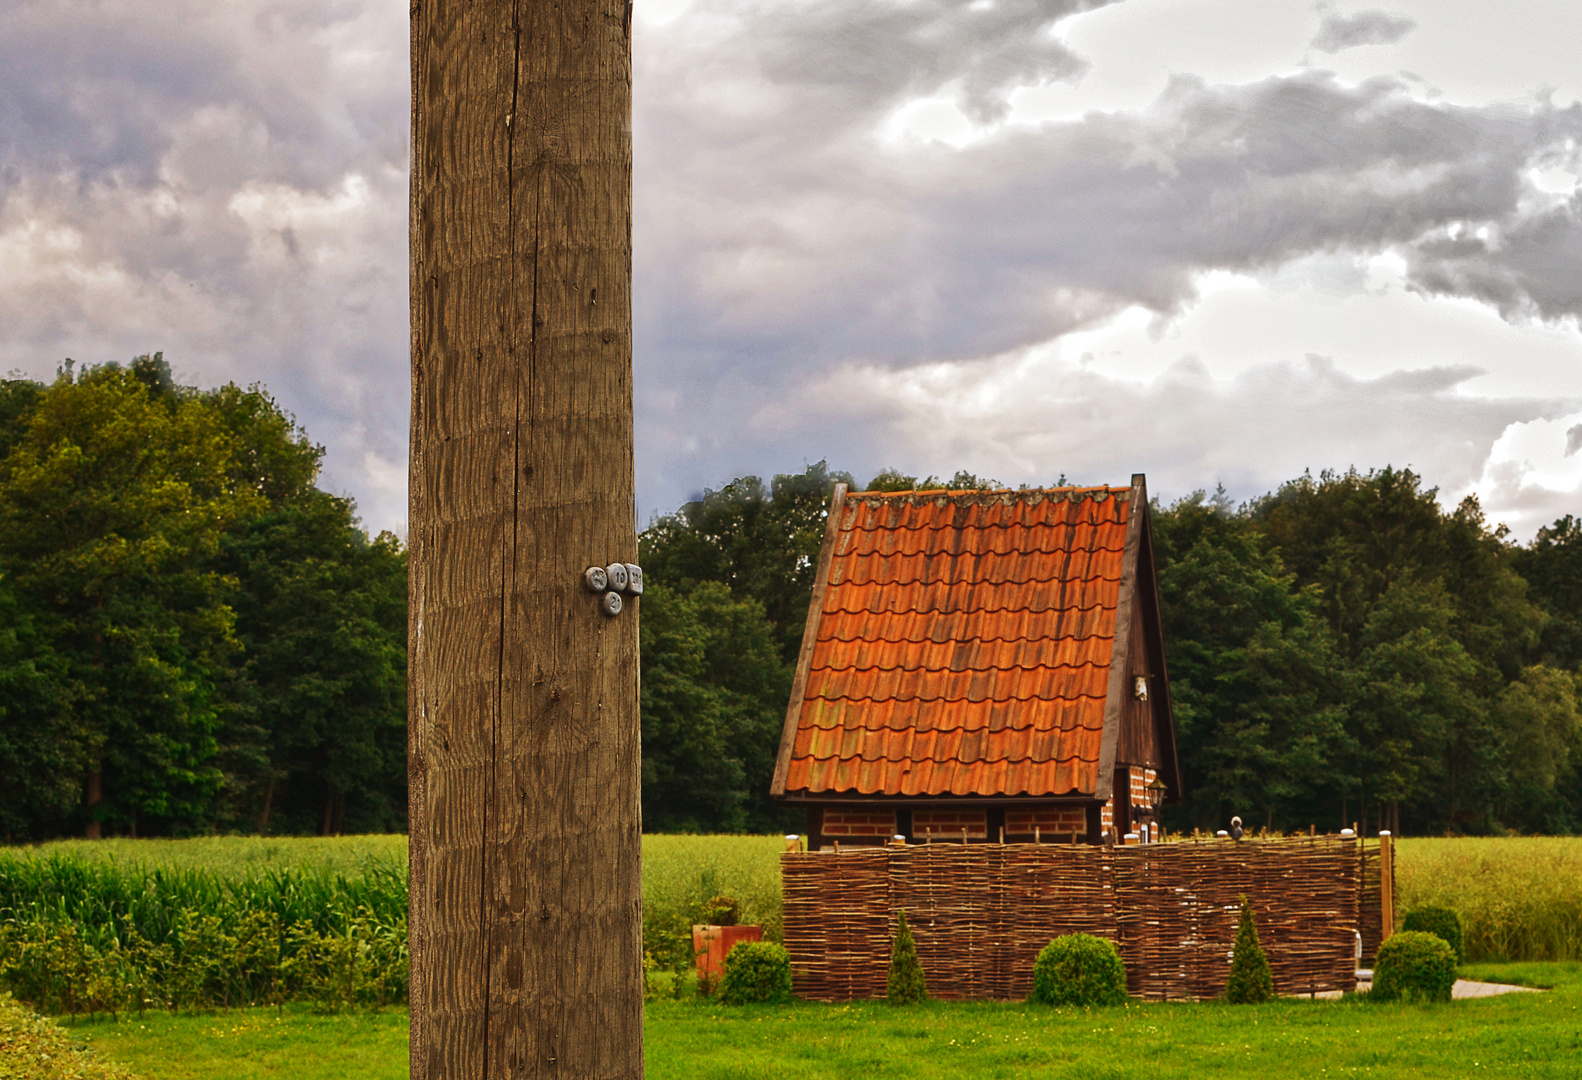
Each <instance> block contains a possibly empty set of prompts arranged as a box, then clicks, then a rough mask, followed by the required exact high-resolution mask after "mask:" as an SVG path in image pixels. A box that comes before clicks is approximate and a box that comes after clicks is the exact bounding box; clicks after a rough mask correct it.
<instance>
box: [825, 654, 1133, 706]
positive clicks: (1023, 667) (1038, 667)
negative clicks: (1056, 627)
mask: <svg viewBox="0 0 1582 1080" xmlns="http://www.w3.org/2000/svg"><path fill="white" fill-rule="evenodd" d="M1111 663H1113V659H1112V660H1110V661H1106V662H1105V663H1103V664H1100V663H1098V662H1097V661H1095V660H1084V661H1083V662H1081V663H1061V664H1005V665H1003V666H1002V665H998V664H997V665H995V666H994V667H969V668H948V669H945V668H926V667H924V666H923V665H922V664H918V665H916V666H914V667H884V665H882V664H880V663H877V662H876V663H872V664H867V665H865V666H859V665H857V664H848V665H847V666H845V667H835V666H834V665H833V664H820V665H818V666H817V667H813V668H810V669H809V670H810V671H877V670H880V669H883V670H885V671H930V670H933V671H939V672H940V673H941V674H950V675H962V674H965V673H966V672H969V671H1057V670H1059V671H1080V670H1082V669H1083V668H1090V667H1091V668H1097V667H1102V668H1104V669H1105V670H1106V671H1107V670H1109V667H1110V664H1111ZM831 700H834V699H831ZM839 700H841V701H856V700H859V699H857V698H848V697H845V696H844V695H843V696H842V697H841V698H840V699H839ZM1041 700H1044V701H1054V700H1057V699H1055V698H1043V699H1041Z"/></svg>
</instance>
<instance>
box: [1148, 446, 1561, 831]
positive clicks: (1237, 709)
mask: <svg viewBox="0 0 1582 1080" xmlns="http://www.w3.org/2000/svg"><path fill="white" fill-rule="evenodd" d="M1154 531H1155V537H1156V540H1157V546H1158V563H1159V578H1160V594H1161V600H1162V602H1163V604H1164V615H1165V635H1166V649H1167V653H1168V661H1169V665H1170V675H1171V693H1172V696H1173V700H1174V704H1175V709H1176V720H1177V726H1178V742H1179V750H1180V756H1181V764H1182V769H1183V772H1184V773H1185V775H1186V779H1187V785H1188V800H1187V804H1186V806H1184V807H1182V808H1180V809H1179V810H1176V811H1174V817H1175V823H1176V824H1177V826H1179V827H1191V826H1198V827H1203V828H1212V827H1218V826H1221V825H1222V824H1223V822H1224V821H1225V820H1226V819H1227V818H1228V817H1229V816H1230V815H1231V814H1232V813H1240V814H1242V815H1243V816H1245V817H1248V818H1249V819H1250V820H1257V819H1258V818H1263V819H1264V823H1265V824H1266V825H1269V826H1272V827H1274V828H1276V829H1288V828H1300V827H1303V826H1305V825H1306V824H1308V823H1310V822H1312V823H1321V824H1327V825H1329V826H1330V827H1335V826H1339V825H1341V824H1350V822H1351V821H1352V820H1362V821H1363V822H1364V825H1365V827H1366V828H1367V829H1368V830H1369V831H1372V830H1373V829H1375V828H1379V827H1385V828H1393V829H1394V830H1395V831H1396V832H1397V833H1400V832H1401V831H1402V830H1403V828H1404V830H1405V831H1406V832H1407V833H1424V832H1431V833H1439V832H1443V831H1446V830H1450V831H1458V832H1473V833H1477V832H1496V831H1500V830H1503V829H1511V828H1513V829H1518V830H1526V831H1574V830H1575V828H1576V827H1577V826H1578V824H1579V823H1582V785H1579V784H1578V783H1577V771H1576V770H1577V766H1578V764H1579V762H1582V726H1579V723H1578V713H1577V706H1576V694H1577V684H1576V676H1575V673H1574V664H1575V660H1574V659H1572V658H1570V657H1569V656H1568V655H1563V654H1561V653H1559V652H1556V651H1555V650H1553V649H1548V648H1546V647H1545V645H1544V643H1543V635H1542V634H1541V632H1540V631H1541V630H1542V628H1543V627H1544V626H1545V624H1546V621H1547V619H1548V618H1549V616H1548V615H1547V614H1546V612H1545V610H1544V609H1543V608H1542V607H1540V606H1538V605H1537V604H1535V603H1534V601H1533V599H1531V598H1530V596H1531V591H1530V590H1529V588H1528V585H1527V583H1526V581H1525V580H1524V579H1523V578H1522V576H1521V573H1519V571H1520V570H1521V569H1522V568H1523V567H1531V566H1534V565H1537V564H1535V563H1534V561H1533V558H1532V557H1531V556H1532V555H1533V552H1536V551H1537V550H1538V549H1539V548H1540V547H1543V549H1544V551H1545V552H1547V554H1546V555H1545V556H1544V558H1545V559H1547V560H1548V561H1547V562H1543V563H1542V565H1544V566H1546V567H1547V566H1551V565H1554V564H1558V562H1559V561H1560V560H1561V557H1562V555H1565V556H1568V555H1569V547H1567V545H1568V544H1570V543H1572V542H1574V541H1573V540H1572V539H1571V538H1570V534H1569V533H1567V534H1566V535H1565V536H1561V537H1559V538H1558V539H1556V538H1555V537H1551V538H1550V540H1549V541H1545V540H1543V539H1542V538H1540V541H1539V543H1538V545H1535V548H1534V549H1532V550H1531V551H1527V550H1524V549H1521V548H1518V547H1515V546H1513V545H1511V544H1509V543H1508V542H1507V541H1506V540H1505V537H1504V532H1503V530H1501V529H1494V528H1490V527H1489V525H1488V523H1487V522H1486V521H1485V520H1484V518H1483V515H1482V512H1481V510H1480V509H1479V507H1478V504H1477V501H1476V500H1475V499H1471V498H1468V499H1466V500H1464V501H1463V502H1462V503H1461V504H1460V505H1458V506H1457V507H1455V508H1454V509H1453V510H1449V511H1446V510H1444V509H1442V508H1441V507H1440V506H1439V504H1438V502H1437V500H1436V492H1435V491H1434V490H1433V489H1430V488H1425V487H1423V486H1422V483H1421V481H1420V480H1419V478H1418V477H1417V476H1416V475H1414V474H1413V473H1411V472H1410V471H1406V470H1394V469H1384V470H1382V471H1379V472H1374V473H1369V474H1367V475H1362V474H1359V473H1355V472H1349V473H1344V474H1329V473H1326V474H1324V475H1323V476H1320V477H1318V478H1314V477H1311V476H1304V477H1302V478H1301V479H1299V480H1296V481H1292V482H1291V483H1288V484H1286V485H1284V486H1283V487H1281V488H1280V490H1278V491H1276V492H1274V493H1273V494H1271V495H1268V496H1266V497H1264V498H1262V499H1259V500H1255V501H1254V502H1252V503H1250V504H1248V505H1246V506H1243V507H1240V508H1234V507H1231V506H1230V505H1229V504H1228V503H1226V502H1225V501H1224V500H1223V498H1213V499H1211V498H1208V497H1206V496H1203V495H1201V494H1200V495H1197V496H1194V497H1192V498H1190V499H1186V500H1183V501H1181V502H1178V503H1176V504H1175V505H1174V506H1171V507H1169V508H1164V509H1157V510H1156V512H1155V515H1154ZM1546 543H1547V547H1544V545H1545V544H1546ZM1555 572H1556V573H1558V572H1559V571H1558V570H1557V571H1555ZM1577 598H1578V599H1579V600H1582V593H1578V594H1577ZM1550 599H1551V600H1552V602H1553V603H1555V604H1558V605H1561V606H1563V605H1564V603H1565V602H1567V601H1566V600H1565V597H1564V595H1563V594H1555V596H1553V597H1551V598H1550ZM1576 612H1577V614H1579V615H1582V608H1578V609H1576Z"/></svg>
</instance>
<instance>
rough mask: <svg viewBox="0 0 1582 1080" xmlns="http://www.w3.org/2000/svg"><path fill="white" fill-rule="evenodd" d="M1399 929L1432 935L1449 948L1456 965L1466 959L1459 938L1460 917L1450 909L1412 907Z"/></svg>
mask: <svg viewBox="0 0 1582 1080" xmlns="http://www.w3.org/2000/svg"><path fill="white" fill-rule="evenodd" d="M1401 929H1402V930H1421V931H1422V932H1423V933H1425V934H1433V935H1434V936H1435V937H1437V938H1439V940H1441V941H1443V942H1444V943H1445V944H1446V945H1449V946H1450V951H1451V952H1452V953H1454V954H1455V956H1456V963H1458V964H1459V963H1461V961H1463V960H1465V959H1466V958H1467V953H1466V949H1465V948H1464V946H1463V943H1462V938H1461V917H1460V916H1459V915H1457V914H1456V913H1455V911H1453V910H1452V909H1450V908H1447V907H1440V906H1439V905H1438V904H1424V905H1423V906H1422V907H1414V908H1412V909H1411V910H1410V911H1408V912H1407V913H1406V917H1405V918H1403V919H1402V920H1401Z"/></svg>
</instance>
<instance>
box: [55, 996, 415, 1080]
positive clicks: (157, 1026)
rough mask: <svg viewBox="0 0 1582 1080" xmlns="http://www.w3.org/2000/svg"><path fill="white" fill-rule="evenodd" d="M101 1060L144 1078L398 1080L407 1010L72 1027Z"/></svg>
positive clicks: (246, 1013)
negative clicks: (113, 1063)
mask: <svg viewBox="0 0 1582 1080" xmlns="http://www.w3.org/2000/svg"><path fill="white" fill-rule="evenodd" d="M61 1023H62V1025H63V1026H65V1027H66V1029H67V1031H68V1032H70V1033H71V1034H73V1035H76V1036H79V1037H81V1038H83V1039H84V1040H85V1041H86V1042H87V1043H88V1044H89V1045H91V1046H92V1047H93V1048H94V1049H95V1050H96V1051H97V1052H98V1053H99V1055H100V1056H101V1057H105V1058H110V1059H112V1060H115V1061H118V1062H121V1063H123V1064H125V1065H128V1066H130V1067H131V1069H132V1070H133V1071H134V1072H135V1073H137V1074H138V1076H139V1077H141V1078H142V1080H263V1078H265V1077H268V1078H270V1080H275V1078H279V1080H288V1078H289V1080H399V1078H401V1077H405V1076H406V1075H407V1015H406V1010H405V1009H387V1010H384V1011H382V1012H375V1013H368V1012H349V1013H339V1014H335V1015H320V1014H317V1013H314V1012H313V1011H312V1010H311V1009H310V1008H309V1007H308V1006H306V1005H287V1006H286V1008H285V1010H284V1012H283V1013H280V1014H277V1013H276V1011H275V1010H274V1009H268V1008H264V1009H236V1010H233V1011H231V1012H229V1013H224V1012H214V1013H197V1014H181V1015H176V1016H172V1015H170V1014H169V1013H157V1014H156V1013H149V1014H147V1015H146V1016H145V1017H144V1018H143V1019H141V1020H139V1019H137V1018H136V1017H130V1018H122V1019H121V1020H120V1021H119V1022H112V1021H107V1020H101V1021H89V1022H84V1021H81V1020H79V1021H78V1022H77V1023H76V1024H75V1025H68V1024H67V1023H66V1021H64V1020H63V1021H61Z"/></svg>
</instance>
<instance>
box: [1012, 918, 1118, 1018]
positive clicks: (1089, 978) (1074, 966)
mask: <svg viewBox="0 0 1582 1080" xmlns="http://www.w3.org/2000/svg"><path fill="white" fill-rule="evenodd" d="M1029 1000H1030V1001H1034V1002H1036V1003H1038V1004H1040V1005H1123V1004H1125V1002H1126V967H1125V965H1124V964H1122V963H1121V954H1120V953H1119V952H1118V951H1117V950H1116V948H1115V943H1114V942H1112V941H1106V940H1105V939H1104V938H1099V937H1093V936H1092V935H1091V934H1067V935H1065V936H1064V937H1058V938H1056V939H1055V940H1053V941H1051V942H1050V943H1049V944H1048V945H1045V946H1044V947H1043V949H1041V950H1040V951H1039V953H1038V959H1037V961H1035V962H1034V964H1033V992H1032V995H1031V996H1030V997H1029Z"/></svg>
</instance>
